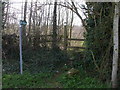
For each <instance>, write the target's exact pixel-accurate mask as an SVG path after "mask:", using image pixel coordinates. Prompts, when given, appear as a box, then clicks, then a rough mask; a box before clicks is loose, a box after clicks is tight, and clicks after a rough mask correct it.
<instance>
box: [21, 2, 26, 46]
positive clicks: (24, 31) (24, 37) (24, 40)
mask: <svg viewBox="0 0 120 90" xmlns="http://www.w3.org/2000/svg"><path fill="white" fill-rule="evenodd" d="M26 13H27V0H26V1H25V6H24V21H26ZM22 28H23V30H22V32H23V46H25V44H26V40H27V39H26V27H25V25H23V27H22Z"/></svg>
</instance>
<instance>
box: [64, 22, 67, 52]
mask: <svg viewBox="0 0 120 90" xmlns="http://www.w3.org/2000/svg"><path fill="white" fill-rule="evenodd" d="M64 50H65V51H67V25H66V23H65V26H64Z"/></svg>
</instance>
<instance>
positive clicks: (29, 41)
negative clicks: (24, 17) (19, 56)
mask: <svg viewBox="0 0 120 90" xmlns="http://www.w3.org/2000/svg"><path fill="white" fill-rule="evenodd" d="M32 6H33V5H32V1H31V7H30V16H29V27H28V38H29V40H28V44H29V45H30V44H31V35H30V32H31V18H32Z"/></svg>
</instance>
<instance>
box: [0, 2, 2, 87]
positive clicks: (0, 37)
mask: <svg viewBox="0 0 120 90" xmlns="http://www.w3.org/2000/svg"><path fill="white" fill-rule="evenodd" d="M1 30H2V2H1V1H0V72H2V42H1V41H2V40H1V39H2V32H1ZM1 76H2V73H0V80H2V77H1ZM1 87H2V83H1V82H0V88H1Z"/></svg>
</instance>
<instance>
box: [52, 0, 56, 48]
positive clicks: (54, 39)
mask: <svg viewBox="0 0 120 90" xmlns="http://www.w3.org/2000/svg"><path fill="white" fill-rule="evenodd" d="M56 31H57V0H55V2H54V12H53V35H52V39H53V41H52V48H53V49H54V50H55V49H56V48H57V32H56Z"/></svg>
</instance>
